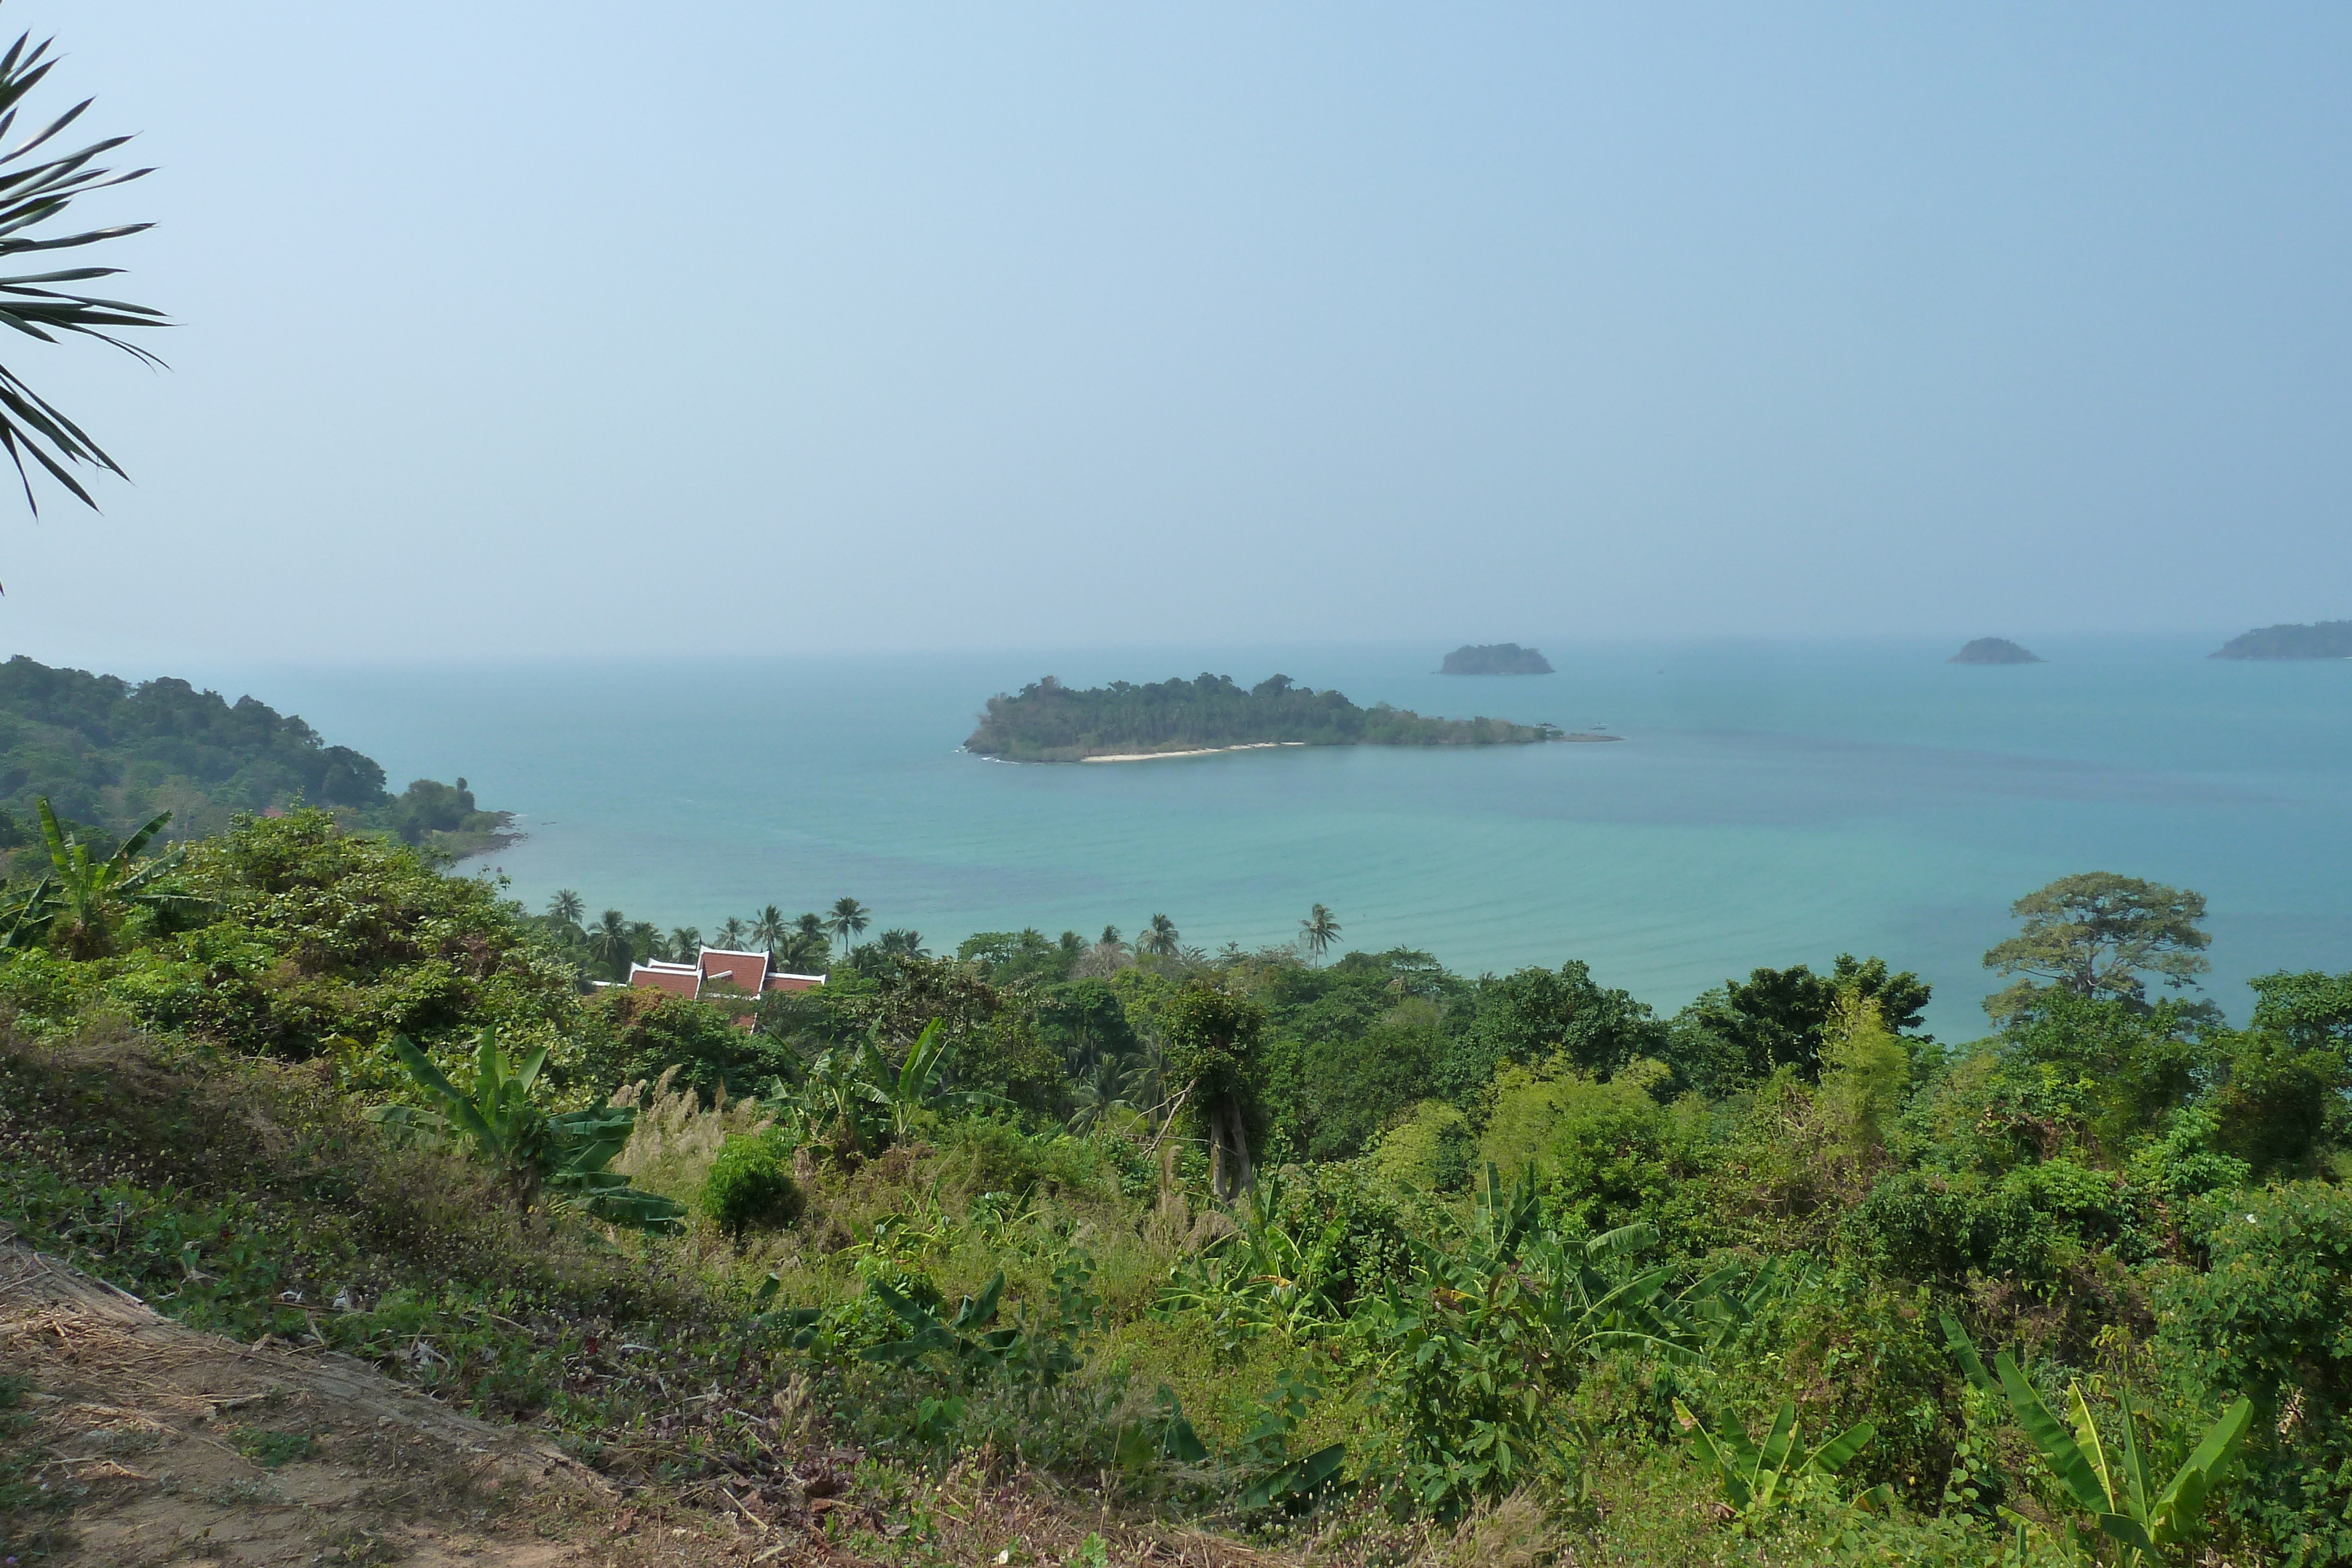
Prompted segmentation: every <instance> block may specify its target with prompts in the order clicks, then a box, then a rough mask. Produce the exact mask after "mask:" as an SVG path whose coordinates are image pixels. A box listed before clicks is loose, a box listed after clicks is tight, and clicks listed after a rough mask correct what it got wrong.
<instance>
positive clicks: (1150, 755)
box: [1078, 740, 1307, 762]
mask: <svg viewBox="0 0 2352 1568" xmlns="http://www.w3.org/2000/svg"><path fill="white" fill-rule="evenodd" d="M1306 744H1307V743H1306V742H1305V741H1303V740H1249V741H1244V742H1243V743H1242V744H1241V745H1239V746H1202V747H1195V748H1193V749H1192V750H1191V751H1121V752H1116V753H1112V754H1110V755H1108V756H1103V757H1081V758H1078V760H1079V761H1081V762H1157V761H1159V760H1160V758H1163V757H1214V756H1216V755H1217V754H1218V753H1219V752H1221V751H1270V750H1272V749H1274V748H1275V747H1279V746H1304V745H1306Z"/></svg>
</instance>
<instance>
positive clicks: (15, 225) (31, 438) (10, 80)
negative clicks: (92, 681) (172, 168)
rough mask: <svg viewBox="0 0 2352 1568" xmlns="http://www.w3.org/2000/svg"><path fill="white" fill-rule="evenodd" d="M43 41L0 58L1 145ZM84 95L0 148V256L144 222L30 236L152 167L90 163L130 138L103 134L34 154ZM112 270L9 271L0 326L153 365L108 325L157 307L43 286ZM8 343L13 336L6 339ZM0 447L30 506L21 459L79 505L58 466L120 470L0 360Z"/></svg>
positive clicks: (0, 294) (129, 231)
mask: <svg viewBox="0 0 2352 1568" xmlns="http://www.w3.org/2000/svg"><path fill="white" fill-rule="evenodd" d="M48 52H49V45H48V44H47V43H42V44H39V45H35V44H34V43H33V41H32V35H31V34H29V33H26V34H24V35H22V36H20V37H18V38H17V39H16V43H15V44H14V45H12V46H11V47H9V49H8V51H7V53H6V54H5V56H0V141H12V140H15V138H14V135H13V132H14V131H15V130H16V111H17V110H18V109H19V108H21V107H22V106H23V103H24V99H25V98H26V94H28V93H30V92H31V91H32V90H33V89H35V88H37V87H38V86H39V85H40V83H41V78H44V77H46V76H47V75H48V74H49V69H50V68H51V67H52V66H54V65H55V64H56V63H57V62H56V61H55V60H53V59H50V58H48ZM88 108H89V99H83V100H82V101H81V102H80V103H79V104H77V105H75V106H74V107H73V108H72V109H69V110H67V111H66V112H65V113H63V114H61V115H59V116H58V118H57V119H56V120H52V121H51V122H50V123H49V125H48V126H47V128H46V129H44V130H41V131H35V132H34V133H33V134H31V135H30V136H27V137H26V138H24V139H23V140H21V141H16V146H15V147H14V149H13V150H12V151H10V152H6V153H5V154H0V256H17V255H22V254H25V253H27V252H31V251H51V250H72V249H76V248H78V247H79V246H87V245H96V244H98V243H100V241H103V240H110V239H120V238H121V237H122V236H123V235H134V234H137V233H138V232H139V231H140V230H142V229H144V228H147V227H149V226H150V225H146V224H118V225H114V226H112V227H110V228H100V229H89V230H86V231H84V232H83V233H80V234H67V235H36V234H35V233H34V232H33V230H35V229H36V228H37V227H38V226H39V225H43V224H45V223H47V222H48V221H49V220H50V219H52V218H54V217H56V216H57V215H58V214H60V213H62V212H64V211H65V209H66V206H67V204H69V203H70V202H72V200H73V199H74V198H75V197H76V196H80V195H86V194H88V193H90V192H92V191H100V190H104V189H105V188H106V187H108V186H109V185H121V184H124V183H128V182H130V181H132V180H136V179H138V178H139V177H140V176H141V175H142V174H146V173H149V172H152V171H149V170H146V169H133V170H131V172H128V173H124V174H117V173H115V172H113V171H111V170H109V169H103V168H100V167H98V166H97V164H96V162H95V160H97V159H99V158H101V157H103V156H104V155H106V154H107V153H109V152H113V151H114V150H115V149H116V148H118V147H120V146H121V145H122V144H123V143H124V142H126V141H130V140H131V139H130V138H129V137H127V136H114V137H109V138H108V139H107V140H105V141H94V142H92V143H90V144H89V146H87V147H84V148H82V149H81V150H80V151H79V152H50V153H48V154H47V155H45V156H43V157H39V158H36V157H35V156H34V155H35V154H36V153H37V152H40V150H41V149H43V148H45V147H47V145H48V142H49V139H50V138H52V137H54V136H56V135H57V134H58V132H59V131H63V130H65V128H66V127H67V126H68V125H71V124H72V123H73V122H74V121H75V120H79V119H80V118H81V112H82V110H86V109H88ZM120 271H121V268H120V267H70V268H68V269H66V270H64V271H59V272H36V273H26V274H19V275H17V276H15V277H0V326H8V327H13V328H15V329H16V330H17V331H19V332H22V333H24V334H25V335H26V337H28V338H37V339H38V340H40V341H42V342H44V343H54V342H56V341H57V337H56V336H55V335H56V334H58V333H60V332H72V333H78V334H79V335H80V336H82V337H86V338H95V339H97V340H99V341H100V342H101V343H108V344H111V345H112V346H113V347H115V348H118V349H121V350H122V351H123V352H124V353H126V354H129V355H131V357H132V358H134V359H139V360H144V361H147V362H148V363H149V364H152V365H161V364H162V363H163V361H161V360H159V359H157V358H156V357H155V356H154V355H152V354H151V353H149V352H148V351H147V350H144V349H142V348H138V347H136V346H134V345H132V344H130V343H126V342H124V341H123V340H121V339H120V338H117V337H115V336H114V335H113V334H112V333H111V332H110V331H109V330H107V329H109V328H121V327H162V326H164V325H167V323H166V322H165V321H164V319H163V312H161V311H159V310H152V309H150V308H147V307H146V306H144V305H127V304H125V303H123V302H122V301H121V300H120V299H101V298H95V297H92V296H89V295H82V294H68V293H63V292H60V291H58V289H57V288H55V287H47V286H49V285H54V284H59V283H87V282H89V281H90V280H91V279H93V278H100V277H112V276H114V275H115V274H116V273H118V272H120ZM11 341H14V340H13V339H12V340H11ZM0 449H5V451H6V452H7V454H8V457H9V460H10V461H11V462H13V463H14V464H16V477H17V479H18V480H19V481H21V482H22V483H23V485H24V486H25V504H26V506H28V507H32V508H33V510H34V511H36V512H37V511H39V510H40V505H39V503H38V502H37V501H36V500H35V499H34V498H33V480H32V476H31V474H30V473H29V472H28V471H27V470H26V466H25V459H26V457H27V456H29V457H31V458H32V460H33V461H34V462H35V463H36V464H37V465H39V466H40V467H41V468H42V469H43V470H44V471H46V472H47V474H48V476H49V477H50V478H52V479H55V480H56V481H57V482H58V484H60V485H62V486H65V487H66V488H67V489H68V491H70V492H72V494H73V496H74V497H75V498H76V499H78V500H79V501H80V502H81V503H82V505H84V506H86V507H95V506H96V505H97V503H96V502H94V501H92V500H91V499H90V498H89V491H87V490H85V489H83V488H82V486H81V482H80V481H79V480H78V479H76V478H75V477H74V476H72V475H71V474H69V473H68V472H67V471H66V467H65V465H67V464H69V463H70V464H80V465H86V466H89V467H92V468H103V469H105V470H107V471H108V472H109V473H111V474H116V475H121V473H122V468H121V465H120V464H118V463H116V462H115V460H114V459H113V458H111V457H110V456H108V455H106V453H105V451H104V450H103V449H102V448H100V446H99V444H98V443H96V442H94V441H92V440H91V439H90V438H89V435H88V434H85V433H84V432H83V431H82V429H81V427H80V426H79V425H77V424H76V423H74V422H73V421H72V420H70V419H68V418H67V417H66V416H65V415H64V414H63V413H60V412H58V409H57V408H55V407H54V406H52V405H51V404H50V403H49V402H47V400H45V399H44V398H42V397H41V395H40V394H39V393H37V392H34V391H33V389H32V388H30V387H28V386H26V384H25V382H24V381H23V380H22V379H21V378H20V377H18V376H17V375H16V372H15V371H11V370H9V369H8V368H7V367H6V366H5V365H0Z"/></svg>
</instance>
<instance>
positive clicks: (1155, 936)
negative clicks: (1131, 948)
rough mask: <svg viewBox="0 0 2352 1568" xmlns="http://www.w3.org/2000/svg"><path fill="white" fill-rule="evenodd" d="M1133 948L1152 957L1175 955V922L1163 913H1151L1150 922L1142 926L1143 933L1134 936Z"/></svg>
mask: <svg viewBox="0 0 2352 1568" xmlns="http://www.w3.org/2000/svg"><path fill="white" fill-rule="evenodd" d="M1135 949H1136V951H1137V952H1139V953H1148V954H1150V956H1152V957H1154V958H1173V957H1174V956H1176V923H1175V922H1174V921H1173V920H1171V919H1169V918H1168V916H1166V915H1153V916H1152V917H1151V923H1150V925H1146V926H1145V927H1144V928H1143V935H1142V936H1139V937H1137V938H1136V942H1135Z"/></svg>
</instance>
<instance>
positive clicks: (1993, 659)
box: [1944, 637, 2042, 664]
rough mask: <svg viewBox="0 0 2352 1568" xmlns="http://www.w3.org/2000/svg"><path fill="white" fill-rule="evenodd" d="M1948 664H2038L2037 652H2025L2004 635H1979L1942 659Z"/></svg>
mask: <svg viewBox="0 0 2352 1568" xmlns="http://www.w3.org/2000/svg"><path fill="white" fill-rule="evenodd" d="M1944 663H1946V664H2040V663H2042V660H2041V657H2040V656H2039V655H2038V654H2035V653H2029V652H2027V651H2026V650H2025V649H2023V648H2021V647H2019V646H2018V645H2017V644H2016V643H2012V642H2011V641H2010V640H2009V639H2008V638H2006V637H1979V638H1978V639H1977V640H1976V641H1975V642H1973V643H1969V645H1968V646H1967V647H1965V648H1962V649H1961V650H1960V651H1959V652H1958V653H1955V654H1953V655H1952V656H1951V657H1950V658H1948V659H1947V660H1945V661H1944Z"/></svg>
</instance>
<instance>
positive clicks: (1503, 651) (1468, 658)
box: [1437, 643, 1552, 675]
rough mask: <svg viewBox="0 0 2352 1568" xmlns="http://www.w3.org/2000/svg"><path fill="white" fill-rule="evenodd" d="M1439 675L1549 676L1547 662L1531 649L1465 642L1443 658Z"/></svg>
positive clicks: (1515, 644) (1513, 644)
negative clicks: (1473, 644) (1443, 661)
mask: <svg viewBox="0 0 2352 1568" xmlns="http://www.w3.org/2000/svg"><path fill="white" fill-rule="evenodd" d="M1437 673H1438V674H1441V675H1549V674H1551V673H1552V668H1551V661H1550V660H1549V659H1547V658H1545V657H1544V656H1543V655H1542V654H1541V653H1538V652H1537V651H1536V650H1535V649H1533V648H1522V647H1520V646H1519V645H1518V644H1517V643H1481V644H1479V645H1477V646H1475V647H1473V646H1471V645H1470V644H1468V643H1465V644H1463V645H1462V646H1461V647H1459V648H1456V649H1454V652H1452V653H1448V654H1446V655H1445V663H1444V664H1442V665H1440V666H1439V667H1438V671H1437Z"/></svg>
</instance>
